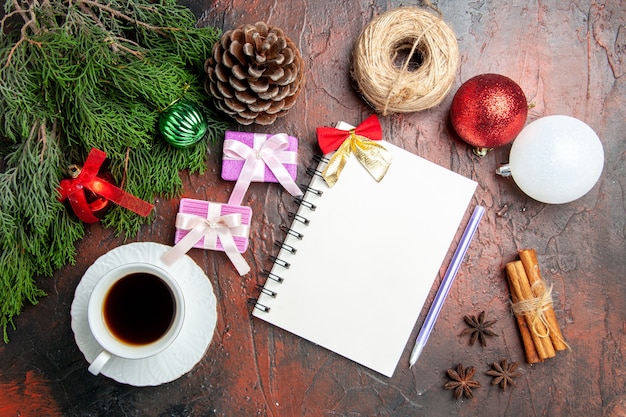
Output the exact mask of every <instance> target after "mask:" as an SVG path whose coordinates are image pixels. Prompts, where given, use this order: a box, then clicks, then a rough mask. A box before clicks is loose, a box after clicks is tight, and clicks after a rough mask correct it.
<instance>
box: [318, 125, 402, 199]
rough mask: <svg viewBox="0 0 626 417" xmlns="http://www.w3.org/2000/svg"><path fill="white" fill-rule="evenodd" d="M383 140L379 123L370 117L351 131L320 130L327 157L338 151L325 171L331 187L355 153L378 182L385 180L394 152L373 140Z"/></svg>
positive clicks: (320, 140) (319, 138)
mask: <svg viewBox="0 0 626 417" xmlns="http://www.w3.org/2000/svg"><path fill="white" fill-rule="evenodd" d="M382 137H383V134H382V129H381V127H380V122H379V121H378V117H377V116H376V115H371V116H369V117H368V118H367V119H365V120H364V121H363V122H362V123H361V124H360V125H358V126H357V127H355V128H353V129H350V130H342V129H337V128H333V127H326V126H324V127H318V128H317V140H318V142H319V145H320V148H321V149H322V152H323V153H324V154H327V153H329V152H332V151H335V150H336V152H335V154H334V155H333V156H332V157H331V158H330V161H329V162H328V164H327V165H326V168H324V171H323V172H322V177H324V180H326V183H327V184H328V186H329V187H332V186H333V185H335V183H336V182H337V180H338V179H339V175H341V171H342V170H343V168H344V166H345V165H346V163H347V162H348V159H349V158H350V154H354V155H355V156H356V158H357V159H358V160H359V162H361V164H362V165H363V166H364V167H365V169H367V171H368V172H369V173H370V174H371V175H372V176H373V177H374V179H376V181H379V182H380V180H382V179H383V177H384V176H385V174H386V173H387V170H388V169H389V166H390V165H391V153H390V152H389V151H388V150H387V149H386V148H385V147H384V146H382V145H381V144H379V143H376V142H374V141H377V140H381V139H382Z"/></svg>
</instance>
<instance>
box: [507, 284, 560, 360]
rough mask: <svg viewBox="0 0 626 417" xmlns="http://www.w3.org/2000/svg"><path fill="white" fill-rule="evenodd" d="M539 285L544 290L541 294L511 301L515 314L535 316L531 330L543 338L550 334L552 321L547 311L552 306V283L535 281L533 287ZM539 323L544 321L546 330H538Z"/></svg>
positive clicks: (535, 287)
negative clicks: (546, 313)
mask: <svg viewBox="0 0 626 417" xmlns="http://www.w3.org/2000/svg"><path fill="white" fill-rule="evenodd" d="M538 287H541V288H542V289H543V290H544V291H542V292H540V294H541V295H540V296H538V297H534V298H529V299H528V300H519V301H518V302H517V303H511V310H512V311H513V313H514V314H515V315H522V316H528V315H533V316H534V318H533V320H532V323H531V326H530V327H531V329H530V330H531V331H532V332H533V333H534V334H535V335H537V336H539V337H542V338H545V337H549V336H550V323H549V322H548V320H547V319H546V315H545V312H546V311H547V310H548V309H549V308H550V307H552V285H550V286H549V287H548V288H546V286H545V284H544V283H543V282H540V281H537V282H535V283H534V284H533V285H532V287H531V289H532V290H533V291H536V290H537V288H538ZM539 323H543V325H544V326H545V328H546V331H545V332H540V331H539V330H537V326H538V325H539ZM558 339H559V340H560V341H561V342H563V343H564V344H565V346H567V348H568V349H570V350H571V348H570V346H569V345H568V344H567V342H566V341H565V340H563V339H562V338H561V337H558Z"/></svg>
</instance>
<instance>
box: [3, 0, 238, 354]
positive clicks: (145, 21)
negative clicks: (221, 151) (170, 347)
mask: <svg viewBox="0 0 626 417" xmlns="http://www.w3.org/2000/svg"><path fill="white" fill-rule="evenodd" d="M195 23H196V19H195V17H194V16H193V13H191V11H190V10H189V9H188V8H186V7H183V6H181V5H178V4H176V2H175V1H174V0H160V1H150V0H50V1H38V0H7V1H6V3H5V6H4V17H3V19H2V31H1V33H0V309H1V311H0V327H2V328H3V332H4V340H5V342H8V331H7V330H8V328H9V327H10V326H13V318H14V317H15V316H16V315H17V314H19V313H20V312H21V310H22V308H23V306H24V303H25V302H26V301H28V302H30V303H33V304H35V303H36V302H37V300H38V298H39V297H42V296H44V295H45V294H44V292H43V291H42V290H41V289H40V288H39V287H38V285H37V279H38V278H39V277H42V276H50V275H52V274H53V272H54V271H55V270H57V269H59V268H61V267H63V266H64V265H67V264H71V263H74V260H75V257H76V249H75V248H76V242H77V241H78V240H79V239H81V238H82V237H83V235H84V231H85V225H84V224H83V223H82V222H80V221H79V220H78V219H77V218H76V217H75V216H74V215H73V214H72V213H71V210H68V209H67V207H65V205H63V204H61V203H60V202H58V200H57V199H58V196H59V194H58V191H57V188H58V186H59V183H60V181H61V179H63V178H64V174H65V169H66V168H67V167H68V166H69V165H70V164H79V165H80V164H82V162H83V161H84V160H85V158H86V156H87V154H88V153H89V151H90V150H91V148H98V149H100V150H103V151H104V152H106V153H107V156H108V161H109V162H108V163H109V169H110V171H111V173H112V175H113V176H114V178H115V179H116V181H117V183H118V184H119V185H121V186H122V187H123V188H124V189H125V190H126V191H128V192H130V193H131V194H133V195H135V196H137V197H139V198H142V199H144V200H146V201H153V199H154V197H155V196H156V195H163V196H165V197H173V196H176V195H178V194H179V193H180V192H181V189H182V181H181V179H180V176H179V173H180V171H181V170H189V171H190V172H203V171H204V170H205V169H206V160H207V145H208V143H209V142H211V141H214V140H216V139H218V138H220V137H222V135H223V132H224V130H225V129H226V126H227V125H226V123H225V122H223V121H220V120H219V119H218V116H217V115H216V114H215V113H213V112H212V110H211V109H210V108H209V107H208V106H207V105H206V104H207V102H208V101H209V97H208V96H207V95H206V93H205V92H204V89H203V82H204V73H203V68H202V67H203V63H204V61H205V59H206V58H207V57H208V56H209V55H210V53H211V48H212V46H213V44H214V43H215V42H216V41H218V39H219V36H220V33H219V30H217V29H215V28H211V27H205V28H197V27H195ZM183 95H184V97H185V99H187V100H190V101H193V102H195V103H196V104H198V105H199V106H200V107H201V108H202V110H203V111H204V113H205V115H206V116H207V120H208V125H209V126H208V127H209V132H208V134H207V135H206V136H205V138H204V139H203V140H202V141H201V142H199V143H198V144H196V145H195V146H192V147H189V148H185V149H176V148H172V147H171V146H169V145H168V144H167V143H166V142H165V141H164V140H163V139H162V138H161V137H160V136H159V134H158V127H157V126H158V118H159V114H160V111H162V110H164V109H165V108H167V107H168V106H169V105H170V104H171V103H173V102H175V101H176V100H178V99H180V98H181V97H182V96H183ZM146 220H147V219H145V218H143V217H140V216H138V215H136V214H135V213H133V212H131V211H129V210H126V209H123V208H121V207H117V206H115V207H113V208H112V210H111V211H109V212H108V214H107V216H106V217H105V218H104V219H103V224H104V225H105V226H107V227H112V228H114V229H115V231H116V233H117V234H124V235H126V236H132V235H135V234H136V233H137V232H138V230H139V228H140V227H141V225H142V224H143V223H144V222H145V221H146Z"/></svg>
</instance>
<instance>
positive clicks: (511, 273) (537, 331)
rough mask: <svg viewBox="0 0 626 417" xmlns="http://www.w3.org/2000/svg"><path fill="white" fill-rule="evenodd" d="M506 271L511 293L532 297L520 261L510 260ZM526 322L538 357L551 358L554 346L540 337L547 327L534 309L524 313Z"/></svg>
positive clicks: (523, 297) (522, 299)
mask: <svg viewBox="0 0 626 417" xmlns="http://www.w3.org/2000/svg"><path fill="white" fill-rule="evenodd" d="M506 272H507V275H508V277H509V285H510V287H511V293H514V294H515V296H516V297H517V299H518V302H519V301H526V300H530V299H532V298H534V295H533V293H532V291H531V289H530V283H529V282H528V277H527V276H526V271H525V270H524V265H523V264H522V261H512V262H509V263H507V264H506ZM524 318H525V320H526V324H527V325H528V328H529V331H530V335H531V337H532V340H533V342H534V344H535V349H537V354H538V355H539V358H540V359H542V360H543V359H546V358H551V357H553V356H555V355H556V352H555V351H554V346H553V345H552V342H551V341H550V338H549V337H542V336H543V335H547V334H548V332H547V329H546V327H545V325H544V324H543V322H542V321H541V320H540V319H539V317H538V316H537V313H536V312H534V311H529V312H528V313H527V314H524Z"/></svg>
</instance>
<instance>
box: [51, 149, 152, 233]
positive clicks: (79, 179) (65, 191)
mask: <svg viewBox="0 0 626 417" xmlns="http://www.w3.org/2000/svg"><path fill="white" fill-rule="evenodd" d="M105 159H106V153H104V152H102V151H101V150H99V149H95V148H92V149H91V151H90V152H89V155H88V156H87V159H86V160H85V164H84V165H83V167H82V168H81V169H80V170H78V171H77V172H78V174H77V175H76V176H75V177H74V178H69V179H64V180H61V183H60V184H59V188H58V190H59V193H60V194H61V196H60V197H59V201H60V202H64V201H66V200H68V201H69V202H70V205H71V206H72V209H73V210H74V213H75V214H76V216H78V218H79V219H81V220H82V221H84V222H85V223H96V222H98V221H100V219H99V218H98V217H97V216H96V215H95V214H94V207H93V205H92V204H90V203H89V202H88V201H87V197H86V196H85V190H89V191H91V192H93V193H94V194H96V195H98V196H101V197H103V198H105V199H107V200H109V201H112V202H113V203H115V204H118V205H120V206H122V207H124V208H127V209H128V210H131V211H133V212H135V213H137V214H139V215H141V216H144V217H145V216H147V215H148V214H150V212H151V211H152V209H153V208H154V206H153V205H152V204H150V203H148V202H145V201H143V200H141V199H139V198H137V197H135V196H133V195H131V194H129V193H127V192H126V191H124V190H122V189H121V188H118V187H117V186H115V185H113V184H111V183H110V182H108V181H106V180H105V179H103V178H101V177H99V176H98V171H99V170H100V166H102V163H103V162H104V160H105Z"/></svg>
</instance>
